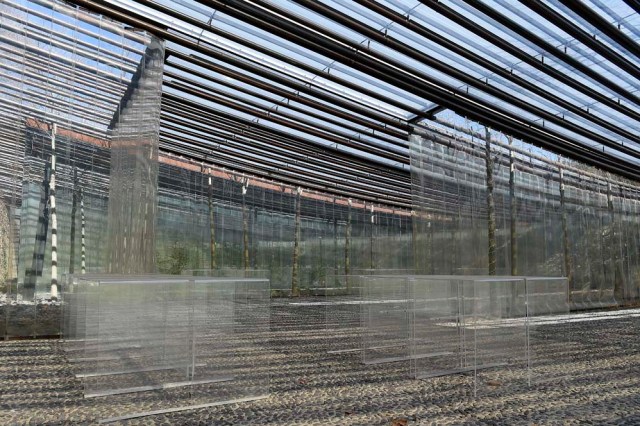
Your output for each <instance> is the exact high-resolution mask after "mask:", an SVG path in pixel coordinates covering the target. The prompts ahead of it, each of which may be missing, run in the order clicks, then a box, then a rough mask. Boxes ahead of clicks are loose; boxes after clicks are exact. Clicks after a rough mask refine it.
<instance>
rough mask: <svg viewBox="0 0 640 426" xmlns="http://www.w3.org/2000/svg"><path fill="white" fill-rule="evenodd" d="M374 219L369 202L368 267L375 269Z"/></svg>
mask: <svg viewBox="0 0 640 426" xmlns="http://www.w3.org/2000/svg"><path fill="white" fill-rule="evenodd" d="M375 221H376V216H375V214H374V211H373V204H371V235H370V242H369V264H370V266H369V267H370V268H371V269H375V267H376V266H375V262H374V259H373V247H374V244H375V237H374V233H375Z"/></svg>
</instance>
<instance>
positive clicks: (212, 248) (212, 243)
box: [208, 175, 217, 269]
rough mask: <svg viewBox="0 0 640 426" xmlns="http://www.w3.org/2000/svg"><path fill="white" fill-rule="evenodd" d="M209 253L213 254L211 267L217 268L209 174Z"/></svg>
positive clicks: (213, 209)
mask: <svg viewBox="0 0 640 426" xmlns="http://www.w3.org/2000/svg"><path fill="white" fill-rule="evenodd" d="M208 195H209V197H208V201H209V255H210V256H211V263H210V267H211V269H216V267H217V266H216V218H215V207H214V205H213V179H212V177H211V175H209V194H208Z"/></svg>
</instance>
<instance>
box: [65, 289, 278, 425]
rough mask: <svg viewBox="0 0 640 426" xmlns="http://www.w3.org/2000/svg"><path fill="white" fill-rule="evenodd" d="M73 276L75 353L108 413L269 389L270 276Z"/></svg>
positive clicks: (122, 415) (229, 398)
mask: <svg viewBox="0 0 640 426" xmlns="http://www.w3.org/2000/svg"><path fill="white" fill-rule="evenodd" d="M75 281H76V285H75V286H70V287H69V289H70V290H71V289H73V292H72V293H71V294H73V296H70V297H68V298H67V301H68V311H69V315H68V316H67V317H66V319H65V332H66V338H67V342H68V346H67V357H68V358H69V360H70V361H71V362H72V363H73V364H74V365H75V366H76V367H77V368H76V377H78V378H80V379H81V380H82V382H83V385H84V394H85V398H93V399H95V401H96V402H95V404H98V405H104V406H105V407H106V408H105V410H104V415H105V418H106V419H107V420H110V421H111V420H118V419H122V420H124V419H128V418H134V417H139V416H144V415H148V414H151V413H155V412H170V411H176V410H181V409H187V408H188V407H193V406H207V405H211V404H221V403H229V402H241V401H246V400H250V399H255V398H261V397H265V396H266V395H267V394H268V392H269V362H270V359H271V357H270V355H269V353H268V350H267V348H268V347H269V343H268V342H269V327H270V321H269V318H270V309H269V300H270V288H269V281H268V280H266V279H253V278H219V277H187V276H177V277H176V276H174V277H166V276H165V277H158V276H155V277H154V276H147V277H145V276H138V277H136V276H132V277H128V278H122V277H111V278H106V277H105V276H101V277H93V278H88V277H81V278H75ZM65 295H66V294H65ZM66 296H68V295H66ZM102 420H104V419H102Z"/></svg>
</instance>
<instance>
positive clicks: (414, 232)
mask: <svg viewBox="0 0 640 426" xmlns="http://www.w3.org/2000/svg"><path fill="white" fill-rule="evenodd" d="M411 252H412V253H411V254H412V255H413V269H414V270H415V271H416V272H420V271H421V268H420V263H419V262H418V215H417V214H416V211H415V210H411Z"/></svg>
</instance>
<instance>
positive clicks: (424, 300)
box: [410, 276, 473, 379]
mask: <svg viewBox="0 0 640 426" xmlns="http://www.w3.org/2000/svg"><path fill="white" fill-rule="evenodd" d="M463 282H464V281H463V278H462V277H437V276H433V277H429V276H416V277H411V278H410V283H411V286H412V287H413V297H414V299H413V309H412V321H411V324H412V337H411V367H412V376H413V377H415V378H417V379H425V378H429V377H437V376H443V375H448V374H456V373H464V372H469V371H472V369H473V367H472V366H473V352H472V351H473V345H472V344H469V342H467V341H466V335H465V332H466V328H465V320H466V319H467V316H466V315H465V312H464V310H463V309H464V306H465V300H464V294H463V288H464V287H463ZM467 314H468V313H467Z"/></svg>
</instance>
